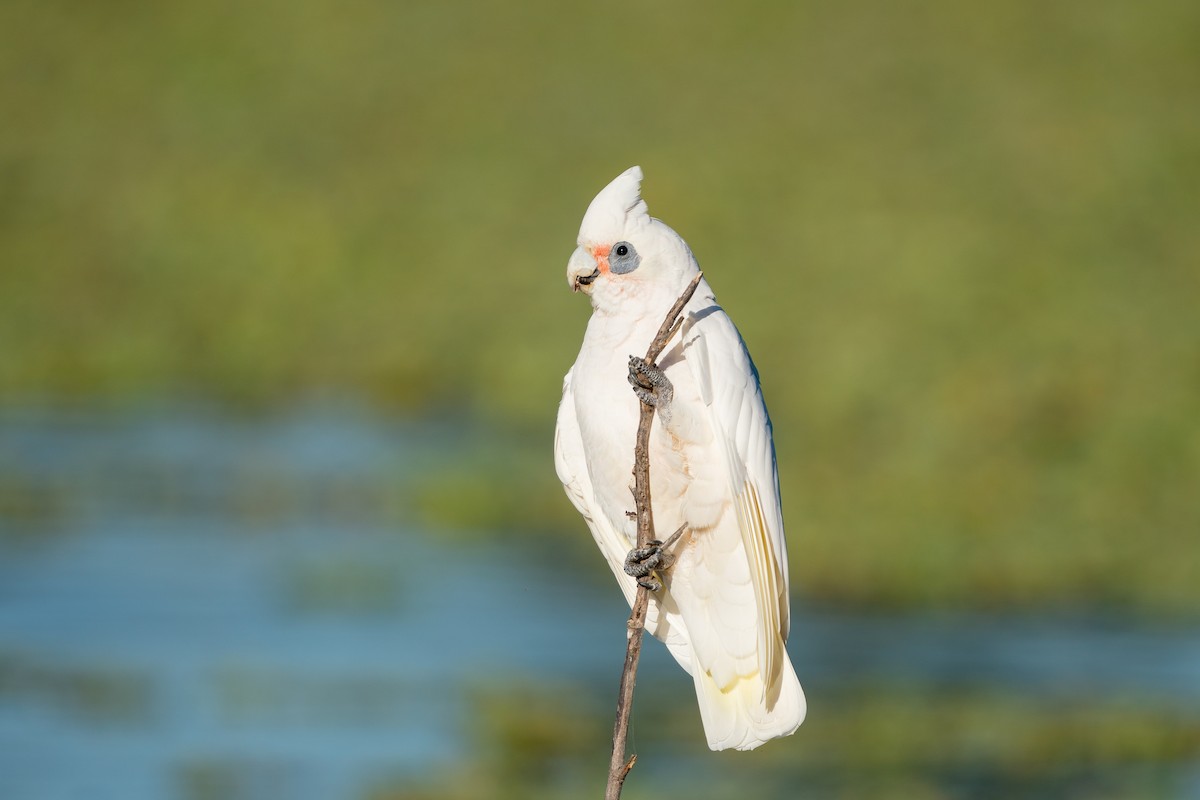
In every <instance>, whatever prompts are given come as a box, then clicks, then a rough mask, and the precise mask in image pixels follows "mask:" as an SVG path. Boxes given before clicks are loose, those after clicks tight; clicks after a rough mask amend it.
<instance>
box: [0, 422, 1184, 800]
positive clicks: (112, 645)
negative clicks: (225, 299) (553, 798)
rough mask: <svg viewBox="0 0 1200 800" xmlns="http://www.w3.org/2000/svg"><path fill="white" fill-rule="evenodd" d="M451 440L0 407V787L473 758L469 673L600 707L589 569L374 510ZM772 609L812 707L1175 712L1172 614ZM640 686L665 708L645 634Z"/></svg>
mask: <svg viewBox="0 0 1200 800" xmlns="http://www.w3.org/2000/svg"><path fill="white" fill-rule="evenodd" d="M470 442H471V437H470V436H469V435H468V434H466V433H464V432H463V430H462V429H461V428H460V427H459V426H457V425H453V424H449V423H447V424H429V423H425V424H400V423H395V422H389V421H385V420H380V419H377V418H372V417H370V416H367V415H363V414H359V413H347V412H346V411H344V410H342V411H338V412H321V411H301V412H296V413H294V414H291V415H284V416H276V417H272V418H268V419H261V418H260V419H245V418H242V419H234V418H229V417H225V416H222V415H219V414H212V413H207V412H204V411H198V410H178V409H172V410H168V411H164V412H162V413H157V414H145V413H143V414H139V415H121V414H114V413H109V414H98V413H66V412H54V413H50V412H23V413H18V412H6V413H5V415H4V416H2V417H0V490H2V491H3V493H4V494H3V495H2V496H0V497H2V499H0V526H2V527H0V532H2V536H0V548H2V549H0V798H31V799H32V798H56V799H57V798H77V797H87V798H121V800H138V798H168V797H202V796H225V797H233V796H236V797H264V798H267V797H285V798H337V797H347V798H355V797H361V796H364V794H365V793H367V792H369V791H370V789H371V788H372V787H373V786H376V785H378V784H379V783H380V782H381V781H392V782H393V783H394V782H395V781H396V780H400V781H401V782H403V780H404V776H405V775H409V774H411V775H417V774H420V773H427V772H428V771H429V770H430V768H431V765H434V766H435V767H436V766H437V765H442V766H444V767H446V768H453V765H454V764H456V763H459V762H461V761H463V760H466V759H469V758H471V757H472V751H473V748H477V747H478V743H477V741H476V740H475V739H474V738H473V730H474V728H473V725H474V721H473V714H474V710H473V709H472V708H471V700H470V697H471V693H470V687H472V686H474V685H478V684H480V683H481V682H482V683H487V684H489V685H500V686H503V685H504V684H505V682H506V681H512V682H514V683H520V684H522V685H528V684H531V683H532V684H537V683H539V682H543V681H544V682H549V683H553V682H561V681H571V682H576V683H579V684H580V685H586V686H589V687H594V689H595V691H596V692H598V693H599V694H600V695H601V696H603V697H608V696H609V695H610V694H615V687H616V678H617V674H618V671H619V669H620V660H621V653H622V641H623V636H624V617H625V613H626V609H625V608H624V607H623V604H622V602H621V599H620V597H619V594H618V593H617V592H616V591H615V588H614V587H611V586H609V584H608V581H609V580H610V579H609V578H608V577H607V574H606V569H605V568H603V567H602V566H601V565H600V563H599V560H598V558H597V559H596V561H595V563H594V567H595V569H594V572H593V573H591V574H589V575H588V576H587V578H586V579H581V578H579V577H577V576H575V575H574V574H573V573H572V571H571V570H564V569H562V568H561V561H560V560H559V557H560V554H557V553H556V552H555V550H554V548H552V547H546V546H542V545H538V543H537V542H531V541H529V540H525V539H515V540H512V541H507V540H503V539H501V540H497V539H495V538H489V539H486V540H485V539H483V538H480V537H476V536H462V535H459V534H454V533H448V532H437V531H433V530H429V529H426V528H425V527H424V526H423V525H422V524H421V522H420V520H419V519H418V518H416V517H415V516H414V515H409V514H407V513H406V511H405V509H404V507H403V503H399V504H397V503H396V502H395V498H396V497H397V496H399V497H401V498H403V496H404V487H405V486H406V485H408V484H410V483H411V482H412V481H413V480H415V479H416V478H417V477H418V476H420V475H421V474H422V473H423V471H424V470H427V469H429V467H430V465H432V464H438V465H443V466H444V465H445V464H452V463H453V461H454V459H455V458H469V457H470V452H471V451H470V448H471V444H470ZM549 468H550V467H549V465H547V469H549ZM586 535H587V534H586V533H585V532H584V531H583V530H582V528H580V529H579V530H573V531H569V532H564V536H586ZM584 563H589V562H584ZM794 617H795V619H794V622H793V631H794V633H793V637H792V640H791V642H790V645H789V647H790V650H791V651H792V654H793V659H794V660H795V662H796V665H797V671H798V673H799V674H800V675H801V676H802V679H803V680H804V681H805V683H806V686H807V688H808V691H809V693H810V696H813V697H814V698H815V702H816V703H819V702H820V689H821V687H837V686H846V685H850V686H852V685H855V684H857V683H862V682H874V683H879V682H883V681H890V682H901V683H903V684H906V685H914V686H922V685H923V686H926V687H930V690H931V691H934V690H941V689H944V688H947V687H954V686H957V685H963V686H971V687H985V688H989V687H990V688H995V689H998V690H1004V691H1015V692H1019V693H1021V694H1022V695H1024V696H1030V695H1033V696H1045V697H1047V698H1055V699H1058V700H1061V699H1063V698H1082V699H1084V700H1085V701H1086V698H1088V697H1090V696H1096V697H1108V696H1136V697H1137V698H1138V699H1139V702H1140V703H1143V704H1151V705H1161V706H1162V707H1164V708H1170V709H1174V710H1175V711H1179V710H1180V709H1182V710H1183V712H1184V713H1186V714H1193V715H1196V716H1200V631H1197V630H1195V629H1179V628H1156V627H1149V626H1146V625H1144V624H1142V625H1137V624H1132V623H1129V622H1121V621H1114V620H1111V619H1102V618H1080V617H1041V616H1039V617H1028V618H1008V617H1003V618H997V617H986V618H985V617H979V616H971V615H964V614H954V613H943V614H939V615H924V616H915V617H895V616H882V615H864V614H852V613H834V612H829V611H823V612H817V611H814V610H812V609H807V608H805V607H804V606H803V604H802V603H800V602H799V601H798V602H797V605H796V608H795V612H794ZM639 686H642V687H645V686H651V687H663V686H666V687H671V691H674V692H677V693H678V696H679V697H680V698H681V700H680V702H687V701H688V698H687V693H688V691H689V686H688V681H687V679H686V678H685V677H684V676H683V675H682V673H680V672H679V671H678V670H677V668H676V667H675V666H674V665H673V664H672V663H671V662H670V660H669V658H668V657H667V656H666V655H665V654H664V652H663V651H662V648H660V647H658V646H657V645H653V646H650V647H648V648H647V650H646V656H645V661H644V664H643V671H642V673H641V676H640V681H639ZM697 736H698V732H697ZM1178 774H1179V777H1178V780H1177V781H1176V782H1175V784H1174V785H1175V786H1177V787H1179V788H1178V792H1177V796H1181V797H1182V796H1200V782H1198V781H1196V780H1195V777H1194V768H1193V767H1192V766H1190V765H1188V764H1183V765H1179V767H1178ZM230 775H233V776H234V778H229V776H230ZM397 776H399V777H397ZM222 781H225V783H222ZM230 781H233V782H232V783H230ZM206 787H207V788H206ZM214 787H215V788H214Z"/></svg>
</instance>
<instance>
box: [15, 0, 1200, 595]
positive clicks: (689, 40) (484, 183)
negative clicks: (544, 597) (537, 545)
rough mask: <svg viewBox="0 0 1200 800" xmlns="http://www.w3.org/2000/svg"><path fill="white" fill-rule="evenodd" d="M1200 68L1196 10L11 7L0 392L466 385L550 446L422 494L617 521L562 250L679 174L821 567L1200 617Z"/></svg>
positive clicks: (445, 505) (1066, 6)
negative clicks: (628, 182) (588, 477)
mask: <svg viewBox="0 0 1200 800" xmlns="http://www.w3.org/2000/svg"><path fill="white" fill-rule="evenodd" d="M1198 90H1200V6H1197V5H1196V4H1194V3H1187V2H1182V0H1180V1H1179V2H1171V1H1169V0H1156V1H1155V2H1151V3H1146V4H1141V5H1137V6H1133V5H1129V4H1125V3H1119V2H1115V0H1105V1H1104V2H1099V3H1084V2H1080V1H1076V2H1065V3H1058V4H1053V5H1046V4H1039V3H1032V2H1017V3H1009V4H1004V5H1002V6H996V7H987V8H982V7H977V6H964V5H961V4H954V3H950V2H946V0H924V2H913V3H906V4H901V5H896V6H847V5H844V4H825V3H804V4H785V3H775V2H752V3H749V4H742V5H739V6H737V7H736V8H735V7H733V6H727V5H724V4H717V3H711V2H707V3H686V4H685V3H681V2H664V3H658V4H651V5H646V4H644V3H627V2H616V3H606V4H603V5H581V6H571V5H562V4H555V3H549V2H545V0H540V1H538V2H531V3H525V4H518V5H512V4H499V3H487V2H471V3H463V4H435V3H421V2H418V3H396V4H384V3H372V2H365V1H363V0H355V1H352V2H350V3H338V4H334V3H329V2H323V1H322V0H301V1H300V2H289V3H283V2H279V1H278V0H267V1H266V2H261V3H256V4H252V5H244V4H237V3H232V2H228V1H227V0H218V2H212V3H205V4H200V3H181V4H167V5H161V4H160V5H154V4H140V3H132V2H118V3H109V4H104V5H89V4H82V3H70V2H39V3H34V2H30V1H29V0H11V2H8V3H5V4H3V6H0V108H3V109H4V110H5V124H4V125H3V126H0V393H2V394H3V397H5V398H8V399H9V401H10V402H14V403H22V402H30V401H31V398H32V399H33V401H35V402H36V401H39V400H40V399H43V398H73V399H78V398H82V399H83V400H85V401H87V402H104V403H130V402H132V403H136V402H140V401H141V400H142V399H144V398H146V397H154V396H163V395H166V396H191V395H202V396H208V397H215V398H217V399H219V400H223V401H227V402H230V403H235V404H247V405H251V406H254V407H266V408H270V407H274V406H278V405H286V404H289V403H292V402H294V399H295V398H296V397H297V396H298V395H304V394H311V393H322V392H328V391H334V392H351V393H361V394H362V395H364V396H367V397H369V398H371V399H372V400H373V401H374V402H375V403H377V404H378V405H380V406H383V407H386V408H389V409H392V410H394V411H396V412H397V413H404V414H424V413H428V412H429V411H430V410H432V409H446V408H450V409H453V410H455V411H457V412H459V413H462V414H464V415H471V416H478V417H482V418H484V419H485V420H487V421H488V424H495V425H504V426H512V427H513V428H515V429H516V430H518V431H522V432H526V433H527V440H528V442H529V445H528V449H527V451H526V452H523V453H521V454H519V455H518V456H516V457H515V460H516V462H517V463H519V464H520V465H521V475H520V476H517V475H514V474H513V473H512V472H511V470H509V469H506V467H505V465H504V464H503V463H494V462H488V463H485V464H471V465H465V467H464V470H463V471H461V472H458V471H453V470H451V471H447V472H446V473H445V474H443V475H441V476H440V478H439V480H441V481H442V482H441V483H439V482H438V481H434V480H431V483H430V486H429V489H428V493H427V495H426V496H425V497H424V499H423V500H422V501H421V504H420V507H421V508H422V509H425V510H426V511H428V513H429V515H430V516H431V517H432V518H435V519H436V518H443V519H446V520H447V521H448V522H449V523H453V524H465V525H478V524H481V522H486V520H488V519H489V518H490V517H491V516H492V515H494V514H498V515H499V516H501V517H502V518H503V519H505V520H509V519H511V518H516V519H517V520H519V517H520V509H521V508H523V507H529V508H536V509H540V510H539V511H538V512H537V514H538V517H539V521H540V522H539V524H538V525H537V526H535V527H540V528H545V527H546V525H545V523H544V522H543V521H542V520H545V519H547V518H549V519H559V517H558V516H557V515H559V514H561V519H562V520H563V521H564V525H571V526H573V527H574V528H580V530H578V531H576V532H577V533H578V535H581V536H586V534H584V533H583V531H582V529H581V527H582V526H581V525H579V523H577V522H575V521H574V520H573V519H572V518H571V515H570V514H569V513H568V512H569V509H567V508H566V504H565V501H564V502H562V503H561V504H560V505H561V511H555V510H545V509H546V508H547V500H546V497H547V496H552V494H553V493H554V492H557V489H556V487H555V486H554V481H553V477H552V474H551V466H550V461H549V455H548V451H549V442H550V429H551V427H552V425H553V414H554V408H555V405H556V403H557V400H558V390H559V381H560V378H561V375H562V373H563V372H564V371H565V369H566V367H567V366H568V365H569V364H570V362H571V361H572V359H573V357H574V353H575V350H576V348H577V347H578V341H579V338H580V336H581V333H582V327H583V320H584V318H585V317H586V313H587V311H586V308H585V302H584V301H582V300H581V299H580V298H578V297H572V296H571V295H570V294H569V293H568V292H567V291H566V287H565V283H564V280H563V269H564V265H565V260H566V257H567V255H568V254H569V252H570V249H571V247H572V242H573V239H574V235H575V231H576V229H577V226H578V221H579V218H580V216H581V215H582V212H583V210H584V208H585V207H586V204H587V202H588V201H589V200H590V199H591V197H592V195H593V194H594V192H595V191H596V190H597V189H599V188H600V187H601V186H602V185H603V184H604V183H605V182H606V181H607V180H609V179H610V178H611V177H612V176H613V175H615V174H616V173H618V172H619V171H620V170H622V169H624V168H625V167H627V166H629V165H630V164H633V163H641V164H642V165H643V166H644V167H645V168H646V172H647V182H646V185H645V194H646V196H647V199H648V202H649V203H650V208H651V211H652V213H656V214H657V215H660V216H662V217H663V218H664V219H666V220H667V221H668V222H669V223H670V224H671V225H672V226H674V227H675V228H676V229H677V230H679V231H680V232H681V233H682V234H683V235H684V236H685V238H687V239H688V240H689V242H690V244H691V245H692V247H693V249H694V250H695V252H696V253H697V256H698V257H699V259H700V261H701V263H702V264H703V266H704V267H705V269H706V271H707V273H708V275H709V277H710V280H711V282H712V283H713V285H714V286H715V287H716V289H717V291H718V293H719V295H720V297H721V299H722V302H723V303H724V305H725V306H726V307H727V308H728V309H729V311H730V312H731V314H732V315H733V317H734V319H735V320H737V321H738V322H739V324H740V326H741V327H742V331H743V334H744V335H745V337H746V339H747V341H748V342H749V344H750V347H751V350H752V352H753V353H754V355H755V358H756V360H757V362H758V365H759V368H760V370H761V372H762V375H763V377H764V382H765V388H766V392H767V398H768V402H769V404H770V407H771V409H772V413H773V417H774V419H775V423H776V437H777V444H778V446H779V451H780V464H781V467H780V468H781V474H782V480H783V484H784V486H783V489H784V503H785V512H786V514H787V516H788V518H789V520H790V529H789V535H790V536H792V538H793V557H792V561H793V573H794V580H795V584H796V585H797V587H798V588H799V591H800V592H801V593H803V594H804V595H805V596H807V597H808V598H811V599H812V600H816V601H822V600H826V601H830V602H840V603H862V604H877V605H908V606H912V605H944V604H958V605H964V604H965V605H972V606H995V607H998V606H1009V607H1011V606H1034V605H1041V606H1044V605H1068V606H1071V605H1079V606H1089V607H1091V606H1096V605H1105V606H1112V607H1115V608H1121V609H1137V610H1141V611H1146V612H1152V613H1166V614H1175V615H1187V616H1195V614H1196V610H1197V608H1198V607H1200V606H1198V605H1197V601H1198V600H1200V583H1198V582H1197V581H1195V570H1194V563H1193V562H1194V559H1193V558H1191V555H1192V554H1193V553H1194V551H1195V535H1196V532H1197V531H1200V502H1198V501H1197V499H1196V488H1197V485H1198V478H1200V424H1198V423H1197V419H1198V418H1200V323H1198V322H1197V314H1196V298H1197V297H1200V269H1198V262H1200V226H1197V225H1196V222H1195V220H1196V218H1197V212H1198V211H1200V203H1198V202H1197V197H1196V187H1197V185H1200V104H1197V103H1196V102H1195V100H1196V98H1197V96H1198ZM538 457H541V458H542V460H543V461H544V464H542V465H541V466H540V467H539V466H536V465H535V464H536V463H537V460H538ZM539 468H540V469H541V470H543V472H541V473H536V477H530V476H531V475H535V473H534V470H537V469H539ZM435 477H437V476H435ZM464 486H466V487H467V489H468V490H464V489H463V487H464ZM472 487H474V488H473V489H472ZM497 487H500V488H499V490H497ZM543 512H544V513H543ZM505 524H508V523H507V522H506V523H505Z"/></svg>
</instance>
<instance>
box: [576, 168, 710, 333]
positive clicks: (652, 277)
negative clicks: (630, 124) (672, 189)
mask: <svg viewBox="0 0 1200 800" xmlns="http://www.w3.org/2000/svg"><path fill="white" fill-rule="evenodd" d="M641 183H642V168H641V167H630V168H629V169H627V170H625V171H624V172H622V173H621V174H620V175H618V176H617V177H616V178H615V179H613V181H612V183H610V184H608V186H605V187H604V188H603V189H601V190H600V194H598V195H596V197H595V199H594V200H592V202H591V205H589V206H588V209H587V213H585V214H584V215H583V222H582V223H581V224H580V226H579V238H578V239H577V244H578V245H579V246H578V247H576V248H575V252H574V253H572V254H571V258H570V260H569V261H568V262H567V284H568V285H569V286H570V287H571V288H572V289H573V290H574V291H577V292H583V293H585V294H588V295H590V296H591V298H592V306H593V307H594V308H597V309H605V310H616V309H617V308H619V307H621V306H623V305H629V304H636V305H641V304H643V303H649V304H654V305H655V306H657V305H661V304H662V298H664V297H665V298H667V299H666V302H667V303H668V304H670V303H671V302H672V301H673V300H674V299H675V298H676V297H678V296H679V294H680V292H682V291H683V289H684V287H685V286H687V283H688V281H690V280H691V279H692V277H693V276H694V275H695V274H696V273H697V272H698V271H699V269H700V268H699V266H697V264H696V260H695V259H694V258H693V257H692V253H691V251H690V250H689V249H688V246H687V244H686V243H685V242H684V241H683V239H682V238H680V236H679V234H677V233H675V231H673V230H671V228H670V227H668V226H667V225H666V224H664V223H663V222H661V221H659V220H657V219H654V218H653V217H651V216H650V214H649V213H648V212H647V209H646V201H644V200H642V197H641ZM639 301H641V302H639Z"/></svg>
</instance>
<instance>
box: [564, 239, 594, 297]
mask: <svg viewBox="0 0 1200 800" xmlns="http://www.w3.org/2000/svg"><path fill="white" fill-rule="evenodd" d="M598 277H600V268H599V267H597V266H596V259H595V258H593V257H592V254H591V253H589V252H588V251H587V250H584V249H583V248H582V247H576V248H575V252H574V253H571V258H570V259H569V260H568V261H567V285H568V286H570V287H571V291H573V292H578V291H579V290H581V289H582V290H583V291H584V292H586V291H588V287H590V286H591V285H592V281H594V280H596V278H598Z"/></svg>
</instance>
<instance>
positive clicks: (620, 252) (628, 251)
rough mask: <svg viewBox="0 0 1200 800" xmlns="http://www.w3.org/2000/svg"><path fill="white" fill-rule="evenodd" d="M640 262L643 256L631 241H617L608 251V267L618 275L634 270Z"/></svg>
mask: <svg viewBox="0 0 1200 800" xmlns="http://www.w3.org/2000/svg"><path fill="white" fill-rule="evenodd" d="M640 263H642V259H641V257H640V256H639V255H638V254H637V250H634V249H633V245H631V244H630V243H629V242H617V243H616V244H614V245H613V246H612V250H610V251H609V253H608V267H609V269H611V270H612V271H613V272H615V273H616V274H617V275H625V274H627V273H630V272H633V271H634V270H635V269H637V268H638V264H640Z"/></svg>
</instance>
